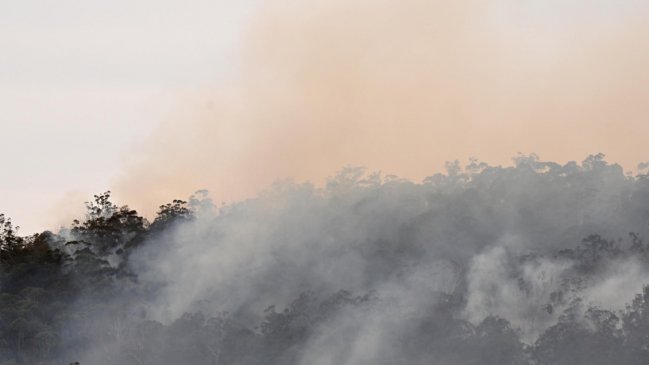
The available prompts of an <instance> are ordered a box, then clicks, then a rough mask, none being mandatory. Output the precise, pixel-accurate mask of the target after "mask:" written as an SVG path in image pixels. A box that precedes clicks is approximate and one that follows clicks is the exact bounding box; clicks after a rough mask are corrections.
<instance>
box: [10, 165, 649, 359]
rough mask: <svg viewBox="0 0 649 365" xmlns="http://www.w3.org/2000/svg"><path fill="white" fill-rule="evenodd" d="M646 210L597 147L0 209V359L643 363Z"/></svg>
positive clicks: (640, 189) (647, 294)
mask: <svg viewBox="0 0 649 365" xmlns="http://www.w3.org/2000/svg"><path fill="white" fill-rule="evenodd" d="M648 222H649V178H648V177H647V176H645V175H637V176H630V175H628V174H626V175H625V174H624V173H623V172H622V170H621V169H620V168H619V166H617V165H611V164H607V163H606V162H605V161H604V160H603V157H602V156H601V155H598V156H591V157H589V158H588V159H587V160H586V161H584V162H583V163H582V164H575V163H568V164H565V165H559V164H555V163H548V162H541V161H539V160H538V159H537V158H536V157H535V156H519V157H518V158H517V159H516V165H515V166H514V167H511V168H502V167H491V166H488V165H485V164H480V163H477V162H475V161H472V162H471V164H470V165H469V166H467V167H466V168H464V169H461V168H459V167H458V165H457V164H450V165H449V169H448V173H447V174H443V175H442V174H438V175H435V176H432V177H430V178H428V179H426V180H425V181H424V182H423V183H422V184H415V183H412V182H409V181H405V180H401V179H398V178H395V177H388V178H385V179H381V178H380V177H379V176H378V175H376V174H373V175H366V174H364V173H362V171H361V170H358V169H346V170H344V171H343V172H341V173H340V174H339V175H338V176H336V177H334V178H332V179H331V180H330V181H329V183H328V185H327V187H326V188H324V189H316V188H313V187H312V186H309V185H300V184H293V183H282V184H278V185H277V186H274V187H273V188H271V189H269V190H268V191H266V192H264V193H262V194H260V195H259V196H258V197H257V198H255V199H251V200H248V201H244V202H240V203H236V204H232V205H229V206H223V207H221V208H220V209H217V208H215V207H214V206H213V205H212V204H211V202H210V201H209V198H208V197H207V196H206V195H205V193H204V192H199V193H197V195H194V196H192V198H190V200H189V201H188V202H186V201H182V200H174V201H173V202H171V203H169V204H165V205H162V206H161V207H160V210H159V212H158V214H157V216H156V218H155V219H154V220H153V222H149V221H147V219H145V218H143V217H142V216H140V215H138V213H137V212H136V211H134V210H132V209H129V208H128V207H126V206H123V207H120V206H117V205H115V204H114V203H113V202H111V200H110V192H106V193H103V194H99V195H96V196H95V197H94V200H93V201H92V202H89V203H87V215H86V217H85V219H83V220H75V221H74V222H73V223H72V225H71V226H70V228H69V229H64V230H61V231H60V232H58V233H52V232H43V233H40V234H37V235H33V236H28V237H23V236H20V235H18V233H17V230H16V228H15V227H14V225H13V224H12V222H11V220H10V219H8V218H6V217H5V216H3V215H0V265H1V266H0V364H1V365H10V364H11V365H19V364H20V365H22V364H30V365H31V364H43V365H45V364H69V363H73V362H75V361H79V362H80V363H81V364H99V365H104V364H105V365H109V364H110V365H112V364H120V365H123V364H386V365H387V364H530V365H531V364H539V365H541V364H571V365H572V364H612V363H616V364H646V363H647V362H648V361H649V286H647V285H649V244H647V243H645V242H644V240H643V237H644V236H645V235H646V234H647V232H646V229H647V223H648ZM621 232H625V233H624V235H622V233H621ZM629 232H631V233H629ZM645 280H646V281H645ZM628 293H632V294H631V295H628Z"/></svg>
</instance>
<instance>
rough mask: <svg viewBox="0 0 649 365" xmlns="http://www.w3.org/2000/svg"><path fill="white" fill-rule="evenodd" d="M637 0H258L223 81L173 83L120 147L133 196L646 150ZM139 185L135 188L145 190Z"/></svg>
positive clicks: (150, 201) (125, 186) (138, 199)
mask: <svg viewBox="0 0 649 365" xmlns="http://www.w3.org/2000/svg"><path fill="white" fill-rule="evenodd" d="M648 12H649V9H648V8H647V7H646V4H642V3H641V2H624V3H623V4H622V3H619V2H612V1H601V2H596V3H593V2H590V1H581V0H571V1H565V2H558V1H552V2H544V3H543V4H540V3H538V2H527V1H526V2H518V1H516V2H514V1H504V0H503V1H495V2H488V3H486V2H481V1H470V0H469V1H454V2H452V3H449V2H444V1H420V0H408V1H400V2H393V1H362V0H355V1H318V0H313V1H290V2H264V3H263V4H259V5H258V6H257V8H256V10H255V11H253V12H252V14H251V15H250V16H249V17H248V18H247V21H246V22H245V23H244V24H242V31H241V36H240V48H239V52H238V53H236V56H234V57H235V62H233V64H234V65H235V66H233V68H232V69H231V70H230V71H229V73H230V77H229V79H227V80H225V81H223V82H222V83H221V84H219V85H215V86H214V87H213V88H212V89H210V90H204V91H197V92H195V93H193V94H190V95H185V97H184V99H183V100H184V101H183V102H182V103H179V106H178V107H177V112H176V113H175V114H172V115H170V116H169V119H168V120H167V122H165V123H163V125H162V126H161V127H160V128H159V130H158V131H157V132H156V133H154V134H153V135H152V137H151V139H150V140H149V141H148V142H145V143H143V144H140V145H138V146H137V147H136V148H135V149H134V150H133V151H132V153H130V154H129V156H128V157H127V158H126V163H125V169H124V171H123V173H122V174H120V176H119V178H118V179H117V180H116V182H115V187H116V188H115V189H114V190H115V191H116V193H117V195H118V196H119V197H121V198H123V200H125V201H129V202H131V204H132V205H134V206H136V207H138V208H144V209H150V207H152V206H155V204H157V203H158V202H160V201H167V200H170V199H172V198H175V197H178V196H182V195H184V194H186V192H187V191H192V190H195V189H198V188H208V189H209V190H210V191H212V193H213V195H214V197H215V199H217V201H221V200H224V201H234V200H238V199H240V198H244V197H249V196H252V195H254V194H255V193H256V192H257V191H259V190H260V189H263V188H264V187H265V186H268V185H269V184H270V183H271V182H272V181H274V180H276V179H283V178H294V179H296V180H297V181H305V180H308V181H312V182H314V183H316V184H317V185H321V184H322V183H324V181H325V180H326V177H327V176H328V175H329V174H330V173H331V171H335V170H337V169H339V168H341V167H342V166H345V165H348V164H351V165H362V166H367V167H369V168H370V169H372V170H380V171H384V172H386V173H388V174H396V175H399V176H403V177H407V178H410V179H414V180H418V179H421V178H423V177H425V176H426V175H427V174H429V173H430V171H441V170H442V169H443V166H444V162H445V161H448V160H453V159H456V158H459V159H461V160H467V159H468V158H469V157H471V156H478V157H480V158H481V159H483V160H486V161H489V162H491V163H494V164H509V161H510V160H509V158H510V156H513V155H515V154H516V153H518V152H524V153H529V152H536V153H539V154H541V155H542V156H544V157H545V158H547V159H550V160H554V161H558V162H567V161H570V160H574V159H577V158H581V157H582V156H585V155H588V154H589V153H594V152H598V151H601V152H604V153H606V154H607V156H609V157H610V158H611V159H613V160H615V161H618V162H620V163H622V164H623V165H624V166H626V167H627V168H632V167H634V166H635V165H636V164H637V163H638V162H641V160H642V159H643V158H644V157H643V152H646V151H647V148H646V146H645V143H644V140H643V138H642V136H644V135H646V134H647V133H648V132H649V127H648V126H649V124H647V123H646V122H645V119H646V117H647V115H649V113H648V112H649V111H648V110H647V106H646V103H645V100H646V98H647V96H649V88H648V87H647V85H649V82H648V81H649V73H647V71H646V67H645V65H646V64H647V62H648V61H649V54H648V53H647V52H646V50H647V49H649V47H648V46H649V44H647V42H648V41H647V40H648V39H649V28H648V27H647V23H646V22H645V21H644V19H646V16H647V15H648ZM144 187H146V188H144Z"/></svg>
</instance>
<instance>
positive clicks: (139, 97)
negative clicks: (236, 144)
mask: <svg viewBox="0 0 649 365" xmlns="http://www.w3.org/2000/svg"><path fill="white" fill-rule="evenodd" d="M246 3H248V5H247V6H246ZM250 3H251V1H247V2H246V1H236V2H226V1H176V0H171V1H169V0H155V1H153V0H145V1H130V0H113V1H78V0H77V1H75V0H57V1H52V0H38V1H34V0H26V1H12V0H0V110H1V111H2V114H1V115H0V135H1V136H2V137H3V138H2V143H0V154H1V155H2V157H3V169H2V170H1V171H0V212H3V213H5V214H6V215H7V216H10V217H12V218H13V220H14V223H17V224H18V225H20V226H22V227H23V231H24V233H26V232H29V231H32V230H35V229H42V228H43V224H44V222H47V223H50V224H51V223H52V220H51V217H49V218H48V217H47V216H48V215H50V216H56V215H57V214H59V213H57V211H56V210H58V209H70V210H74V211H78V210H79V208H82V207H83V201H84V200H87V199H88V198H89V197H91V194H94V193H97V192H100V191H103V190H106V189H108V188H110V179H111V178H112V176H113V175H114V174H115V173H116V171H117V170H118V169H119V166H120V164H121V163H122V159H123V158H124V155H125V151H127V150H128V148H130V146H131V145H133V144H136V143H137V141H138V140H141V139H142V138H143V137H144V136H146V135H147V134H148V133H150V131H151V130H152V129H153V128H154V126H155V125H156V124H157V123H159V122H160V121H161V120H162V119H163V118H164V117H165V115H166V113H168V112H169V109H170V108H173V104H174V103H175V99H176V95H177V94H178V93H182V92H185V91H186V90H191V89H193V88H200V87H204V86H205V85H212V84H213V83H218V81H219V80H220V79H221V78H223V77H224V74H227V72H228V71H227V70H228V68H229V67H230V64H231V63H232V58H233V56H232V54H231V53H232V51H231V50H232V48H234V47H236V42H237V37H238V33H239V28H240V26H241V23H242V18H243V17H244V16H245V14H246V13H247V12H248V11H249V8H250V5H249V4H250ZM89 194H90V195H89ZM69 196H73V197H75V198H76V200H77V204H75V206H72V207H66V206H65V205H67V204H68V203H70V202H71V201H74V200H75V199H68V198H67V197H69ZM59 202H60V204H59ZM63 215H65V218H69V215H67V213H63ZM61 223H64V222H61Z"/></svg>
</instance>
